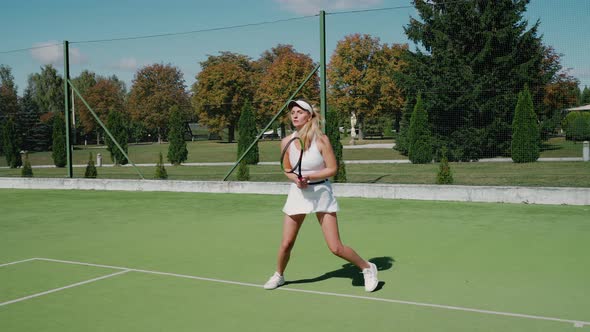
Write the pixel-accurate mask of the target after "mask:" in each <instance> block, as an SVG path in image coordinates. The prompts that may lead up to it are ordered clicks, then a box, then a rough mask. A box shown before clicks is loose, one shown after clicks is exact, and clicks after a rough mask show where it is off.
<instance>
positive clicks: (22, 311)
mask: <svg viewBox="0 0 590 332" xmlns="http://www.w3.org/2000/svg"><path fill="white" fill-rule="evenodd" d="M284 199H285V197H283V196H270V195H232V194H194V193H166V192H104V191H65V190H63V191H46V190H0V202H2V203H0V204H2V218H1V219H0V265H2V264H5V263H10V262H15V261H20V260H24V259H28V258H34V257H38V258H50V259H57V260H67V261H74V262H80V263H94V264H102V265H109V266H114V267H123V268H131V269H135V270H134V271H128V272H125V273H123V274H120V275H116V276H110V275H111V274H113V273H115V272H124V271H123V270H119V269H117V268H105V267H97V266H85V265H75V264H67V263H64V262H62V263H59V262H50V261H45V260H33V261H28V262H24V263H19V264H14V265H7V266H0V331H10V332H28V331H45V332H54V331H55V332H68V331H76V332H77V331H87V332H91V331H142V332H150V331H178V332H180V331H232V332H233V331H260V332H265V331H277V330H284V331H306V332H307V331H334V332H342V331H363V330H368V331H393V330H395V331H418V332H420V331H455V332H462V331H468V332H472V331H493V332H496V331H519V332H528V331H552V332H553V331H577V330H578V329H576V328H575V327H574V325H573V322H571V321H570V320H573V321H583V322H589V321H590V314H589V312H588V310H587V308H588V307H589V306H590V299H589V298H588V296H586V294H588V292H590V286H589V284H588V280H590V261H589V259H588V255H587V254H586V253H587V252H588V250H590V242H588V241H587V239H588V237H589V236H590V223H589V222H588V218H587V216H588V213H589V210H588V207H587V206H545V205H544V206H541V205H524V204H482V203H458V202H428V201H401V200H379V199H352V198H341V199H339V202H340V205H341V208H342V210H341V211H340V213H339V217H340V227H341V234H342V237H343V240H344V241H345V243H346V244H348V245H350V246H352V247H353V248H354V249H355V250H357V251H358V252H359V254H360V255H362V256H363V257H365V258H367V259H371V260H372V261H373V262H375V263H376V264H377V265H378V267H379V270H380V272H379V277H380V280H381V282H382V284H381V287H380V288H378V290H377V291H376V292H374V293H370V294H368V293H365V292H364V290H363V287H362V279H361V275H360V274H359V273H358V272H359V271H358V270H357V269H355V268H354V267H351V266H349V265H347V264H345V262H344V261H342V260H341V259H339V258H337V257H335V256H333V255H332V254H331V253H330V252H329V251H328V249H327V248H326V245H325V243H324V240H323V238H322V235H321V232H320V228H319V226H318V225H317V223H316V222H314V221H313V218H311V217H310V218H309V220H307V221H306V223H305V224H304V226H303V228H302V230H301V232H300V236H299V239H298V242H297V245H296V247H295V250H294V252H293V255H292V258H291V262H290V265H289V268H288V269H287V273H286V279H287V281H288V284H287V285H286V286H284V287H282V288H279V289H278V290H275V291H265V290H263V289H262V288H261V285H262V284H263V283H264V282H265V281H266V279H267V278H268V277H269V276H270V274H272V272H273V271H274V267H275V266H274V265H275V259H276V257H275V255H276V250H277V246H278V245H279V240H280V234H281V219H282V216H281V212H280V208H281V206H282V204H283V203H284ZM219 206H228V207H231V208H229V209H223V211H220V210H219V209H218V207H219ZM136 270H147V271H152V273H147V272H141V271H136ZM153 272H166V273H172V274H174V275H170V274H168V275H162V274H154V273H153ZM101 276H102V277H106V276H109V277H107V278H105V279H102V280H95V281H92V282H89V283H87V284H81V285H78V286H75V287H71V288H66V289H60V288H62V287H68V286H71V285H74V284H76V283H80V282H84V281H89V280H93V279H95V278H98V277H101ZM197 278H208V279H197ZM226 282H236V283H233V284H230V283H226ZM55 289H60V290H57V291H55V292H53V293H50V294H45V295H41V296H38V297H34V298H28V299H26V298H25V297H27V296H31V295H36V294H40V293H42V292H46V291H49V290H55ZM16 299H23V300H22V301H19V302H16V303H11V304H6V305H1V304H2V303H6V302H8V301H12V300H16ZM396 301H407V302H405V303H400V302H396ZM408 302H412V303H413V304H410V303H408ZM432 305H440V306H453V307H455V309H460V310H451V309H449V308H448V307H447V308H443V307H434V306H432ZM471 309H475V310H489V311H495V312H502V313H505V314H509V315H517V314H522V315H534V316H537V318H530V317H529V318H525V317H517V316H506V315H499V314H489V313H483V312H470V311H465V310H471ZM539 317H542V318H546V319H554V318H556V319H564V320H568V321H565V322H560V321H551V320H544V319H539ZM585 328H588V326H586V327H585Z"/></svg>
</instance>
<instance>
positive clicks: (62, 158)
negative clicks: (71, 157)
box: [51, 114, 67, 167]
mask: <svg viewBox="0 0 590 332" xmlns="http://www.w3.org/2000/svg"><path fill="white" fill-rule="evenodd" d="M51 150H52V151H51V157H52V158H53V163H54V164H55V166H57V167H65V166H66V163H67V161H66V158H67V156H66V124H65V122H64V118H63V117H62V116H61V114H58V115H56V116H55V117H54V118H53V145H52V147H51Z"/></svg>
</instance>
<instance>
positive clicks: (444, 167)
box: [436, 148, 454, 184]
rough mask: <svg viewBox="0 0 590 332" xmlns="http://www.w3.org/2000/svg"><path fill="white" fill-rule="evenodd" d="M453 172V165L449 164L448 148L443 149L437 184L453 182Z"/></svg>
mask: <svg viewBox="0 0 590 332" xmlns="http://www.w3.org/2000/svg"><path fill="white" fill-rule="evenodd" d="M453 181H454V179H453V173H452V172H451V166H450V165H449V159H448V158H447V149H446V148H443V149H442V159H441V160H440V165H439V168H438V174H437V175H436V183H437V184H453Z"/></svg>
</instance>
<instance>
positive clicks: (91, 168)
mask: <svg viewBox="0 0 590 332" xmlns="http://www.w3.org/2000/svg"><path fill="white" fill-rule="evenodd" d="M97 175H98V173H97V171H96V166H95V165H94V158H93V157H92V152H89V153H88V164H87V165H86V171H85V172H84V177H85V178H87V179H96V176H97Z"/></svg>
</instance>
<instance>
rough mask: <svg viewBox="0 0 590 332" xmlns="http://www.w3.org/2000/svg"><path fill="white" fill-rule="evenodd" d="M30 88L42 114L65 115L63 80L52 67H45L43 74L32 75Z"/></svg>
mask: <svg viewBox="0 0 590 332" xmlns="http://www.w3.org/2000/svg"><path fill="white" fill-rule="evenodd" d="M28 87H29V89H30V90H31V95H32V97H33V100H34V101H35V103H36V104H37V106H38V107H39V111H40V112H41V113H59V112H62V113H63V110H64V84H63V79H62V77H61V76H59V75H58V74H57V70H56V69H55V68H53V66H52V65H46V66H43V67H42V68H41V73H35V74H31V75H30V76H29V85H28Z"/></svg>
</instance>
